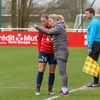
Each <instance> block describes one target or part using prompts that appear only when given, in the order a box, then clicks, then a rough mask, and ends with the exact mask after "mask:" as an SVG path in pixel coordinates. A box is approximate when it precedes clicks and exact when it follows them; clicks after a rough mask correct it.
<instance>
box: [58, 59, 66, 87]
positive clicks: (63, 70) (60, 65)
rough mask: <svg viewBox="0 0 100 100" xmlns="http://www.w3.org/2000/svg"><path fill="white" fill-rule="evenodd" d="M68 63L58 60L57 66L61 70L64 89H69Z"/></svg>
mask: <svg viewBox="0 0 100 100" xmlns="http://www.w3.org/2000/svg"><path fill="white" fill-rule="evenodd" d="M66 63H67V62H66V61H64V60H62V59H57V66H58V69H59V75H60V76H61V81H62V87H68V76H67V72H66Z"/></svg>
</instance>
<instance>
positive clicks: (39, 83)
mask: <svg viewBox="0 0 100 100" xmlns="http://www.w3.org/2000/svg"><path fill="white" fill-rule="evenodd" d="M43 74H44V73H43V72H38V74H37V83H36V90H38V91H39V90H40V87H41V84H42V80H43Z"/></svg>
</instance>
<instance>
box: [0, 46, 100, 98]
mask: <svg viewBox="0 0 100 100" xmlns="http://www.w3.org/2000/svg"><path fill="white" fill-rule="evenodd" d="M69 53H70V55H69V60H68V64H67V70H68V77H69V90H72V89H75V88H79V87H81V86H84V85H86V84H88V83H90V82H91V81H92V79H93V78H92V76H90V75H88V74H85V73H83V72H82V68H83V65H84V62H85V59H86V56H87V49H86V48H70V49H69ZM37 59H38V53H37V50H36V48H32V47H0V100H44V99H46V98H49V97H52V96H49V95H47V86H48V85H47V83H48V66H47V68H46V71H45V73H44V79H43V83H42V87H41V95H40V96H35V95H34V93H35V84H36V75H37V71H38V61H37ZM98 63H99V64H100V60H99V62H98ZM59 90H61V81H60V77H59V74H58V68H57V69H56V79H55V83H54V92H55V93H57V92H58V91H59ZM61 99H62V100H66V99H67V100H99V99H100V88H95V89H89V90H88V89H87V90H82V91H77V92H73V93H71V95H70V96H68V97H59V98H57V99H56V100H61Z"/></svg>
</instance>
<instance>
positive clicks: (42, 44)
mask: <svg viewBox="0 0 100 100" xmlns="http://www.w3.org/2000/svg"><path fill="white" fill-rule="evenodd" d="M44 28H46V27H44ZM46 29H47V28H46ZM52 38H53V37H52V36H49V35H46V34H43V33H42V32H38V38H37V40H38V45H37V47H38V52H44V53H50V54H53V41H52V40H53V39H52Z"/></svg>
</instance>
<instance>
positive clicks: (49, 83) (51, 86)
mask: <svg viewBox="0 0 100 100" xmlns="http://www.w3.org/2000/svg"><path fill="white" fill-rule="evenodd" d="M54 79H55V73H49V78H48V91H52V88H53V84H54Z"/></svg>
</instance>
